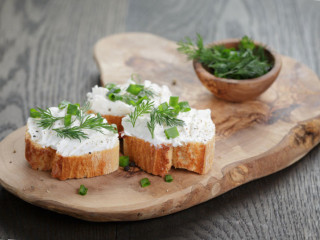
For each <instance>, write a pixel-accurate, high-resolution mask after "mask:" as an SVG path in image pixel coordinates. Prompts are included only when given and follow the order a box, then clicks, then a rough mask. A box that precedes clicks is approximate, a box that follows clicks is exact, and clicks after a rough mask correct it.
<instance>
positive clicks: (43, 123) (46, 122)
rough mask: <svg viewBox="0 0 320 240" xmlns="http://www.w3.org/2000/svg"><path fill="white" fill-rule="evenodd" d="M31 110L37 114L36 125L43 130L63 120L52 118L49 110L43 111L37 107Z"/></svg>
mask: <svg viewBox="0 0 320 240" xmlns="http://www.w3.org/2000/svg"><path fill="white" fill-rule="evenodd" d="M33 110H36V111H37V112H38V113H39V114H38V115H37V116H38V118H40V119H39V120H38V122H37V125H38V126H39V127H41V128H43V129H47V128H51V127H52V126H53V124H54V123H55V122H56V121H58V120H60V119H63V118H64V117H54V116H53V115H52V113H51V111H50V109H49V108H48V109H45V110H44V109H42V108H39V107H38V108H37V109H33Z"/></svg>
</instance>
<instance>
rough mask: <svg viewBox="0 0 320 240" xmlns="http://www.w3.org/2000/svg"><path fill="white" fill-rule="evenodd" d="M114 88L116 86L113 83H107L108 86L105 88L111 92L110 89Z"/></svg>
mask: <svg viewBox="0 0 320 240" xmlns="http://www.w3.org/2000/svg"><path fill="white" fill-rule="evenodd" d="M115 86H117V85H116V84H114V83H108V84H106V86H105V88H108V89H109V90H111V89H112V88H114V87H115Z"/></svg>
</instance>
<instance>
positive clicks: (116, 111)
mask: <svg viewBox="0 0 320 240" xmlns="http://www.w3.org/2000/svg"><path fill="white" fill-rule="evenodd" d="M130 84H135V82H133V81H132V80H131V79H129V80H128V82H127V83H125V84H120V85H118V87H119V88H120V89H121V92H120V93H119V94H122V93H125V92H126V89H127V88H128V86H129V85H130ZM143 85H144V88H146V89H150V90H151V91H152V92H153V93H154V96H153V98H152V99H151V101H153V102H154V106H159V105H160V104H161V103H163V102H168V101H169V99H170V96H171V92H170V90H169V88H168V87H167V86H166V85H163V86H159V85H158V84H155V83H151V82H150V81H149V80H145V81H144V83H143ZM108 91H109V90H108V89H107V88H105V87H98V86H95V87H93V88H92V92H89V93H88V94H87V98H88V101H89V102H90V104H91V110H92V111H94V112H96V113H100V114H102V115H113V116H121V117H122V116H125V115H128V114H129V113H131V112H132V111H134V106H131V105H128V104H127V103H125V102H122V101H115V102H113V101H111V100H109V99H108V98H107V96H106V95H107V93H108Z"/></svg>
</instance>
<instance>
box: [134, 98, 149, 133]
mask: <svg viewBox="0 0 320 240" xmlns="http://www.w3.org/2000/svg"><path fill="white" fill-rule="evenodd" d="M152 107H153V102H150V101H146V102H145V101H142V102H141V103H140V104H139V105H137V106H136V107H135V109H134V111H133V112H131V113H130V114H129V121H130V122H131V124H132V126H133V127H134V126H135V124H136V121H137V119H138V117H140V116H142V115H144V114H147V113H150V111H151V109H152Z"/></svg>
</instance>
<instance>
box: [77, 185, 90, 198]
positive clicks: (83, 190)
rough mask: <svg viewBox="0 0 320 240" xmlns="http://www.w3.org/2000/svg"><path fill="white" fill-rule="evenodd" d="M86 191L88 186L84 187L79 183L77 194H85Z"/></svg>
mask: <svg viewBox="0 0 320 240" xmlns="http://www.w3.org/2000/svg"><path fill="white" fill-rule="evenodd" d="M87 192H88V188H86V187H85V186H84V185H83V184H81V185H80V188H79V194H80V195H82V196H84V195H86V194H87Z"/></svg>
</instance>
